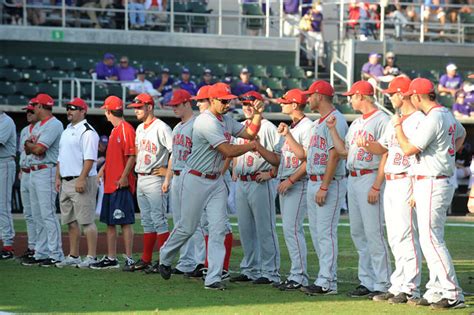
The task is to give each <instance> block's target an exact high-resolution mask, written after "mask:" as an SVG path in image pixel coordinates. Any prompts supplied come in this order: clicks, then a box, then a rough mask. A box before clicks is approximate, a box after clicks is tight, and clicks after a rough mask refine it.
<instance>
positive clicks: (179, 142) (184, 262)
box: [170, 116, 206, 272]
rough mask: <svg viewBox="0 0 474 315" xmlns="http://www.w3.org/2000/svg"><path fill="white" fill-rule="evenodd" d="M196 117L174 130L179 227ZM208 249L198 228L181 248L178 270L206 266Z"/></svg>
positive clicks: (175, 207) (173, 195) (174, 204)
mask: <svg viewBox="0 0 474 315" xmlns="http://www.w3.org/2000/svg"><path fill="white" fill-rule="evenodd" d="M195 119H196V117H195V116H193V117H192V118H191V119H189V120H188V121H186V122H185V123H182V122H179V123H178V124H177V125H176V126H175V127H174V129H173V153H172V163H171V164H172V166H173V173H174V175H173V180H172V182H171V192H170V202H171V208H172V209H173V222H174V225H175V226H176V225H178V222H179V220H180V219H181V195H180V191H181V189H182V185H183V175H184V174H182V172H183V171H184V168H185V166H186V160H187V159H188V156H189V154H190V153H191V149H192V145H193V139H192V137H193V125H194V121H195ZM205 259H206V247H205V244H204V232H203V230H202V228H201V226H198V228H197V229H196V231H195V232H194V234H193V236H192V237H191V238H190V239H189V240H188V241H187V242H186V243H185V244H184V245H183V246H182V247H181V248H180V255H179V260H178V263H177V264H176V268H177V269H178V270H181V271H183V272H191V271H193V270H194V268H195V267H196V266H197V265H198V264H204V260H205Z"/></svg>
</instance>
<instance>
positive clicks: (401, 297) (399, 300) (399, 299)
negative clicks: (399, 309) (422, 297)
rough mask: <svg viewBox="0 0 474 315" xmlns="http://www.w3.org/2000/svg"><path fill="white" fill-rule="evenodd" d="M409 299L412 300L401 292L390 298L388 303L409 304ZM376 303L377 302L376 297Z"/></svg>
mask: <svg viewBox="0 0 474 315" xmlns="http://www.w3.org/2000/svg"><path fill="white" fill-rule="evenodd" d="M409 298H411V296H410V295H408V294H406V293H403V292H401V293H398V294H397V295H395V296H392V297H390V298H388V303H390V304H405V303H407V302H408V299H409ZM374 301H375V297H374Z"/></svg>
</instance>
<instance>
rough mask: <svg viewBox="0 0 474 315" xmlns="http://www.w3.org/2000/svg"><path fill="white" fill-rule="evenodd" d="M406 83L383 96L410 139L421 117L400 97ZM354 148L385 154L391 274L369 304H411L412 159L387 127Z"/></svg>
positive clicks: (414, 243)
mask: <svg viewBox="0 0 474 315" xmlns="http://www.w3.org/2000/svg"><path fill="white" fill-rule="evenodd" d="M410 82H411V80H410V79H409V78H408V77H405V76H399V77H396V78H395V79H393V81H392V82H390V85H389V87H388V89H386V90H384V91H383V92H384V93H386V94H389V95H390V101H391V102H392V105H393V108H394V109H395V111H396V112H399V113H400V114H401V117H402V120H401V124H402V128H403V130H404V132H405V133H406V134H407V135H410V136H413V135H415V134H416V128H417V126H418V124H419V123H420V121H421V120H422V119H423V118H424V115H423V113H421V112H420V111H417V110H416V108H415V107H414V106H413V104H412V103H411V102H410V97H409V96H403V93H406V92H407V91H408V87H409V86H410ZM357 145H358V146H359V147H363V148H365V150H366V151H368V152H370V153H373V154H378V155H381V154H384V153H386V152H387V151H388V156H387V162H386V163H385V169H384V172H385V181H386V183H385V190H384V200H383V202H384V209H385V222H386V226H387V237H388V243H389V245H390V248H391V249H392V253H393V256H394V258H395V270H394V272H393V273H392V275H391V277H390V282H391V286H390V288H389V289H388V292H387V293H384V294H380V295H376V296H374V297H373V300H374V301H386V300H388V302H389V303H391V304H400V303H407V302H409V301H414V300H416V299H418V298H419V297H420V281H421V249H420V243H419V239H418V231H417V221H416V209H415V208H414V207H412V205H411V204H410V199H411V195H412V192H413V185H412V180H411V178H410V175H409V173H410V166H411V164H412V163H413V158H411V157H408V156H406V155H405V154H404V153H403V151H402V150H401V148H400V145H399V143H398V141H397V138H396V136H395V128H393V126H392V125H391V124H388V125H387V127H386V128H385V133H384V134H383V136H382V137H381V138H380V139H379V140H378V141H368V140H367V139H365V138H360V139H359V140H358V143H357Z"/></svg>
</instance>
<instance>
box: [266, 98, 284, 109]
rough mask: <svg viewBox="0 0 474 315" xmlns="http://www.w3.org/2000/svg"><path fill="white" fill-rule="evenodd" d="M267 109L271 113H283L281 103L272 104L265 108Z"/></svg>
mask: <svg viewBox="0 0 474 315" xmlns="http://www.w3.org/2000/svg"><path fill="white" fill-rule="evenodd" d="M274 97H275V96H274ZM265 110H267V111H269V112H271V113H281V106H280V104H270V105H268V106H267V107H266V108H265Z"/></svg>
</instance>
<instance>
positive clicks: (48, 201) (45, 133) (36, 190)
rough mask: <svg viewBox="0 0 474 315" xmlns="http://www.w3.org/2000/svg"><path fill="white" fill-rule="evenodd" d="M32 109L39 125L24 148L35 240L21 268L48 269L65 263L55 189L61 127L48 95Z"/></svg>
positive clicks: (37, 99)
mask: <svg viewBox="0 0 474 315" xmlns="http://www.w3.org/2000/svg"><path fill="white" fill-rule="evenodd" d="M31 105H32V106H34V108H35V109H34V113H35V115H36V117H37V119H38V122H37V123H36V125H35V126H34V128H33V130H32V131H31V136H30V138H29V139H27V140H26V141H25V142H24V148H25V153H26V154H27V155H29V157H28V158H29V159H30V169H31V172H30V206H31V212H32V214H33V218H34V220H35V223H36V235H37V240H36V247H35V255H34V257H32V258H30V259H25V260H23V262H22V264H23V265H26V266H31V265H38V264H39V265H40V266H42V267H50V266H55V265H56V264H57V263H59V262H61V261H62V260H63V259H64V254H63V250H62V241H61V226H60V225H59V220H58V218H57V216H56V195H57V192H56V189H55V187H54V186H55V179H56V163H57V161H58V153H59V140H60V139H61V134H62V132H63V124H62V123H61V122H60V121H59V120H58V119H56V117H54V116H53V113H52V110H53V105H54V100H53V98H52V97H51V96H49V95H48V94H38V95H37V96H36V98H35V103H33V104H31Z"/></svg>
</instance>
